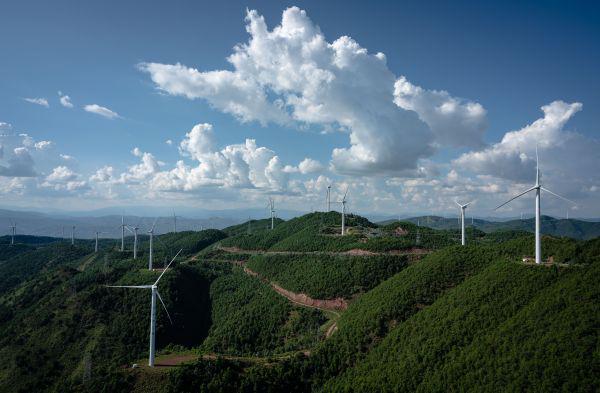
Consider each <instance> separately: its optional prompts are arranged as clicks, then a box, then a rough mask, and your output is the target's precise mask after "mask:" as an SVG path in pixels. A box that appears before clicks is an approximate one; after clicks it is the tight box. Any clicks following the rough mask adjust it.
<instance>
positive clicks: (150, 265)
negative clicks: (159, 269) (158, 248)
mask: <svg viewBox="0 0 600 393" xmlns="http://www.w3.org/2000/svg"><path fill="white" fill-rule="evenodd" d="M156 221H158V218H156V219H155V220H154V224H152V228H151V229H150V230H149V231H148V233H149V234H150V253H149V254H148V270H152V255H153V254H152V244H153V240H154V227H155V226H156Z"/></svg>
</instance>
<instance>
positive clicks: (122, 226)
mask: <svg viewBox="0 0 600 393" xmlns="http://www.w3.org/2000/svg"><path fill="white" fill-rule="evenodd" d="M125 227H126V225H125V217H123V215H121V252H123V251H125Z"/></svg>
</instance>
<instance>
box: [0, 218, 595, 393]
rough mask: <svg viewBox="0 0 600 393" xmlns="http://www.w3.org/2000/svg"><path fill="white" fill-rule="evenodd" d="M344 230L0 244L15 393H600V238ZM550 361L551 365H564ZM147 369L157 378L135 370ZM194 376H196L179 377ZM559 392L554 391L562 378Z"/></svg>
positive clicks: (394, 226) (363, 223) (4, 345)
mask: <svg viewBox="0 0 600 393" xmlns="http://www.w3.org/2000/svg"><path fill="white" fill-rule="evenodd" d="M340 221H341V217H340V214H339V213H336V212H329V213H310V214H307V215H304V216H301V217H297V218H294V219H290V220H288V221H284V220H276V222H275V228H274V229H273V230H270V229H267V227H268V225H270V220H251V221H249V222H246V223H243V224H239V225H234V226H231V227H227V228H224V229H223V230H222V231H219V230H205V231H198V232H196V231H185V232H179V233H168V234H164V235H160V236H157V237H155V243H154V244H155V250H154V251H155V258H156V259H155V260H156V265H157V266H162V263H163V261H164V260H168V259H170V258H171V257H172V256H173V255H174V254H175V252H176V251H178V250H179V249H182V250H183V251H182V253H181V256H180V258H178V259H177V260H176V262H175V264H174V266H173V269H172V270H171V271H169V272H167V273H166V274H165V276H164V279H163V280H162V281H161V283H160V285H159V286H160V292H161V295H162V297H163V299H164V301H165V304H166V306H167V308H168V310H169V313H170V315H171V317H172V319H173V324H172V325H171V324H170V323H169V319H168V318H167V316H166V314H165V312H164V310H162V308H159V309H158V310H159V311H158V323H157V335H156V337H157V349H158V358H157V364H158V365H159V367H156V368H155V369H153V370H150V369H148V368H147V367H146V366H144V364H145V363H146V361H147V360H146V357H147V344H148V326H149V320H148V317H149V296H148V294H147V293H144V292H143V291H136V290H126V289H118V288H105V285H106V284H117V285H139V284H146V283H149V282H153V281H154V280H155V279H156V277H157V276H158V275H159V274H160V272H161V269H158V270H155V271H148V270H147V260H146V258H147V251H148V246H149V244H148V241H147V237H145V236H144V237H140V249H139V258H138V259H137V260H133V259H132V254H131V241H132V239H131V238H130V237H128V238H127V239H126V250H127V251H125V252H120V251H118V247H119V245H120V244H119V242H115V241H114V240H108V239H107V240H104V241H102V242H101V247H100V251H99V252H98V253H94V252H93V242H92V241H88V240H78V241H77V242H76V244H75V246H71V245H70V244H69V243H67V242H64V241H62V240H61V239H53V238H39V239H38V238H35V237H23V238H21V237H19V238H18V242H17V243H18V244H16V245H14V246H10V245H8V243H7V238H6V237H4V238H0V277H1V280H0V355H1V356H2V358H3V359H4V361H3V362H2V364H1V365H0V391H22V392H26V391H27V392H28V391H62V392H69V391H157V392H181V391H183V392H186V391H242V392H281V391H286V392H309V391H314V392H321V391H323V392H330V391H339V392H349V391H357V392H365V391H444V390H447V389H448V387H450V389H452V390H479V389H484V390H507V391H508V390H511V391H514V390H536V389H539V390H540V391H558V390H567V391H593V390H595V388H597V387H598V384H599V381H598V378H597V376H596V373H595V372H594V370H595V368H596V367H597V360H596V359H595V358H594V355H593V354H594V353H596V352H597V351H598V348H597V342H598V337H597V333H598V332H597V329H596V328H595V327H596V326H598V324H599V323H600V312H599V310H598V306H597V304H598V299H599V297H600V288H599V285H598V282H599V281H598V276H599V275H598V273H600V271H599V268H600V238H595V239H592V240H587V241H582V240H576V239H570V238H556V237H553V236H544V237H543V239H542V242H543V252H544V258H546V259H550V260H551V262H550V263H548V264H547V265H542V266H533V265H531V264H526V263H523V262H522V261H521V260H522V257H523V256H526V255H531V254H532V252H533V236H532V235H531V234H529V233H527V232H522V231H519V230H510V231H495V232H485V231H482V230H479V229H477V228H470V229H469V231H468V233H467V240H468V244H469V245H468V246H466V247H461V246H459V245H457V244H458V240H459V237H458V232H457V231H456V230H453V229H448V230H436V229H432V228H428V227H417V226H416V225H415V224H413V223H411V222H394V223H391V224H388V225H376V224H374V223H372V222H370V221H369V220H367V219H365V218H363V217H360V216H357V215H351V216H348V217H347V223H348V234H347V235H345V236H341V235H340V230H341V228H340ZM548 349H551V350H548ZM133 363H136V364H138V365H140V367H138V368H135V369H132V368H131V365H132V364H133ZM174 365H179V366H180V367H174ZM549 376H551V377H549Z"/></svg>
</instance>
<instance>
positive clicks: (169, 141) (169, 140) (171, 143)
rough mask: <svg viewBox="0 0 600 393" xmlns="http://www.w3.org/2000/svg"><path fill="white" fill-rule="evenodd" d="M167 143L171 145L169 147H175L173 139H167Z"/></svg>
mask: <svg viewBox="0 0 600 393" xmlns="http://www.w3.org/2000/svg"><path fill="white" fill-rule="evenodd" d="M165 143H166V144H167V145H169V146H172V145H173V141H172V140H171V139H167V140H166V141H165Z"/></svg>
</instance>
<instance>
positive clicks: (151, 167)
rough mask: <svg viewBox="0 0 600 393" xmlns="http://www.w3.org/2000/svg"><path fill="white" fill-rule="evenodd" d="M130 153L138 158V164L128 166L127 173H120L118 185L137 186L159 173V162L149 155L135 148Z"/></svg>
mask: <svg viewBox="0 0 600 393" xmlns="http://www.w3.org/2000/svg"><path fill="white" fill-rule="evenodd" d="M131 153H132V154H133V155H134V156H136V157H139V158H140V163H139V164H135V165H132V166H130V167H129V168H128V170H127V172H124V173H122V174H121V176H120V177H119V179H118V180H117V182H118V183H122V184H139V183H141V182H143V181H145V180H148V179H150V178H151V177H152V176H154V175H155V174H157V173H158V172H159V170H160V162H159V161H158V160H157V159H156V158H155V157H154V156H153V155H152V154H151V153H145V152H142V151H141V150H140V149H139V148H137V147H136V148H134V149H133V150H132V151H131Z"/></svg>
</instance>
